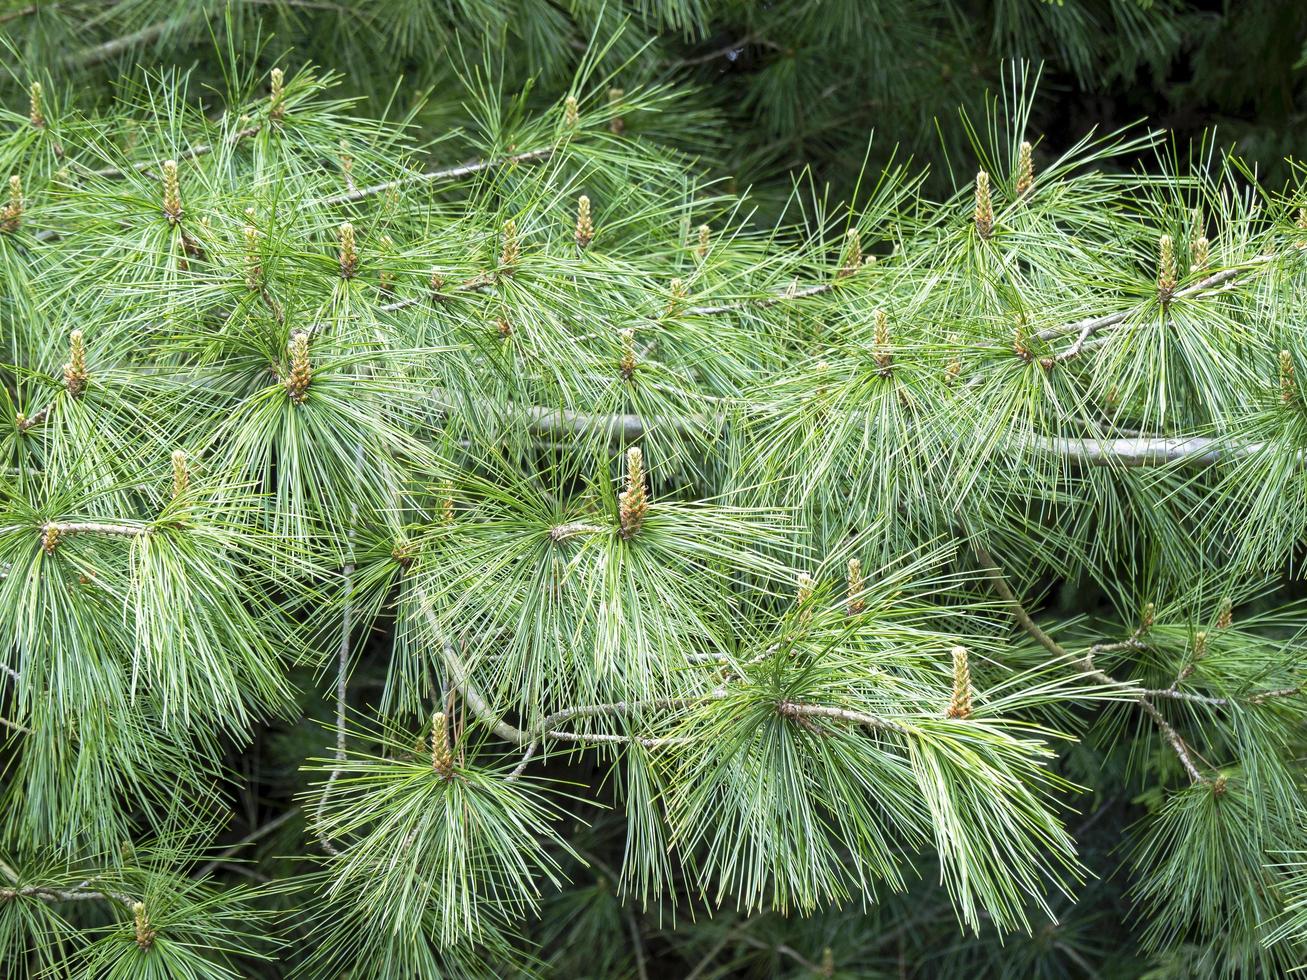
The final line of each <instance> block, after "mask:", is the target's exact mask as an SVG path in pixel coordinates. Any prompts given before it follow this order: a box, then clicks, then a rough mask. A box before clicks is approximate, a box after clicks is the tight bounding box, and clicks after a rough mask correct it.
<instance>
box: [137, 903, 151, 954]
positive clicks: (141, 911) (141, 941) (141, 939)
mask: <svg viewBox="0 0 1307 980" xmlns="http://www.w3.org/2000/svg"><path fill="white" fill-rule="evenodd" d="M132 920H133V922H134V924H135V927H136V945H137V946H139V947H140V948H141V949H149V948H150V947H151V946H153V945H154V937H155V934H156V930H155V929H154V927H153V926H151V925H150V920H149V918H147V917H146V914H145V903H144V902H137V903H135V904H134V905H133V906H132Z"/></svg>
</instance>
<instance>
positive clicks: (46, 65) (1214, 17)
mask: <svg viewBox="0 0 1307 980" xmlns="http://www.w3.org/2000/svg"><path fill="white" fill-rule="evenodd" d="M6 6H8V8H9V9H8V10H7V11H6V10H5V8H6ZM624 26H625V28H626V30H622V28H623V27H624ZM0 31H4V32H5V35H6V36H7V38H8V39H9V46H10V47H11V48H12V50H13V52H14V54H15V56H16V59H17V60H18V62H19V63H20V64H22V65H25V66H26V68H25V70H13V75H12V78H13V80H14V82H16V83H17V84H18V85H19V86H21V87H24V88H25V87H26V84H27V81H28V80H29V78H30V77H35V75H36V74H41V73H46V72H49V73H51V74H52V75H53V76H54V77H55V78H56V79H58V80H59V82H60V83H61V84H66V83H67V82H68V80H70V79H72V78H77V79H79V80H80V81H81V84H82V86H83V94H85V93H86V89H87V87H88V86H89V87H91V88H93V87H94V86H96V85H98V84H101V83H103V82H105V81H109V80H112V79H113V78H114V77H116V76H117V74H118V73H119V72H120V71H121V70H124V69H125V70H130V69H132V68H133V67H134V66H135V65H136V64H138V63H142V62H143V63H147V64H170V65H175V66H179V67H182V68H190V67H192V66H198V68H199V70H200V73H201V78H202V79H203V80H204V81H205V82H213V83H214V84H216V85H217V87H218V89H220V90H222V89H224V88H225V87H226V83H225V81H224V80H223V79H222V72H221V70H220V67H219V65H218V64H217V63H216V62H215V60H214V58H213V50H214V46H215V44H216V45H217V46H218V47H219V48H223V49H225V48H227V47H228V46H231V47H233V48H235V49H237V50H245V51H253V50H255V49H258V50H260V51H261V52H262V54H263V59H264V61H265V62H266V63H267V64H269V65H270V64H273V63H276V62H277V61H278V60H282V59H284V58H285V57H287V56H288V53H289V56H291V57H293V58H294V59H295V60H296V61H298V62H304V61H310V62H314V63H317V64H324V65H329V66H331V67H332V68H334V69H336V70H338V71H341V72H343V73H344V74H345V76H346V77H345V84H346V88H347V91H350V92H357V93H360V94H365V95H369V96H371V97H373V98H374V99H378V100H380V101H381V102H383V103H384V102H385V101H387V100H388V99H390V98H392V97H393V98H395V99H396V100H397V101H398V103H399V104H400V105H402V106H404V107H405V108H409V107H410V106H414V105H417V104H418V97H419V95H420V93H424V92H427V91H435V92H437V93H443V92H444V91H445V90H446V89H447V88H448V87H449V86H451V85H457V76H458V75H459V74H460V73H462V72H464V71H465V70H466V68H467V65H468V63H469V62H470V63H472V64H482V63H486V64H490V65H492V66H493V70H494V72H496V73H503V75H504V77H505V79H506V80H507V84H508V86H509V87H510V88H511V89H515V90H516V89H519V88H521V87H522V86H523V85H525V84H526V83H527V82H528V81H529V80H533V81H534V84H535V88H536V92H537V98H536V99H535V100H533V101H534V104H535V105H536V107H537V108H539V109H543V108H544V107H545V106H547V105H548V104H550V103H551V102H553V101H554V99H555V97H556V96H557V94H558V92H560V91H562V90H563V89H565V88H566V86H567V85H568V83H569V81H570V79H571V78H572V77H573V75H574V74H575V72H576V70H577V68H578V66H579V65H580V64H581V63H582V62H583V60H584V58H585V57H586V52H587V50H588V48H589V44H588V42H589V41H590V40H591V39H593V38H596V37H597V38H599V39H601V40H602V41H604V42H605V43H609V42H610V41H611V43H612V44H613V47H612V48H611V51H610V52H609V55H608V56H607V57H606V58H605V60H604V68H605V69H606V70H609V71H615V72H617V74H616V75H615V77H614V80H613V84H614V85H615V86H618V87H631V88H634V87H640V86H645V85H648V84H651V83H667V82H671V83H674V84H676V85H677V86H678V88H680V89H681V90H682V91H683V92H684V93H685V94H686V96H687V98H688V99H689V100H690V102H691V103H692V104H693V105H695V106H696V107H697V108H699V109H701V110H711V111H713V112H715V113H718V114H720V115H721V116H722V117H723V118H724V120H725V125H723V126H722V127H721V128H719V129H717V130H716V131H715V132H714V133H713V135H712V138H711V139H707V138H705V137H706V135H707V134H703V133H700V134H698V138H696V139H695V140H694V141H693V144H692V145H693V149H694V152H695V153H697V154H707V155H708V156H710V157H711V158H712V159H714V160H716V161H718V162H719V163H720V164H721V172H722V173H724V174H729V175H730V176H732V177H734V178H735V179H736V180H738V181H739V182H740V186H750V185H753V186H757V185H759V183H760V182H761V183H762V184H763V185H764V186H767V187H769V188H778V187H779V189H780V191H781V192H782V193H783V186H780V185H777V184H775V183H773V181H774V180H775V178H776V177H777V175H778V174H784V173H785V172H787V171H791V172H792V171H799V170H802V169H803V168H806V167H812V168H815V170H816V172H817V175H818V177H819V179H820V180H821V181H822V182H830V183H831V184H832V185H833V186H834V187H835V188H836V189H837V191H838V192H839V194H841V195H847V193H848V191H849V189H850V188H851V186H852V184H853V182H854V181H855V180H856V179H857V176H858V174H859V173H860V171H861V164H862V162H863V160H864V157H866V155H867V154H868V152H870V153H871V155H872V159H873V161H874V162H875V163H876V165H877V166H879V165H881V164H883V163H884V162H885V161H886V160H887V159H888V158H889V157H890V156H891V155H892V154H894V153H895V152H896V149H897V153H898V155H899V156H900V158H901V157H902V156H903V155H905V154H910V155H911V156H912V157H913V158H914V159H917V160H921V161H929V162H931V163H933V164H935V169H934V176H932V177H931V181H932V185H931V186H932V188H933V189H934V190H935V191H937V192H939V193H946V192H947V191H948V189H950V187H951V186H952V185H953V182H955V181H957V180H964V179H965V176H966V171H967V170H968V169H969V167H970V161H969V159H968V145H967V141H966V140H965V138H964V136H963V133H962V131H961V129H960V127H959V126H958V125H957V124H956V112H957V109H958V107H959V106H967V107H969V108H970V109H971V110H972V111H973V113H975V112H978V111H979V110H980V109H981V106H982V100H983V97H984V93H985V91H986V90H987V89H990V88H998V87H1000V64H1001V62H1002V61H1003V59H1013V58H1020V59H1025V60H1027V61H1029V62H1031V63H1033V64H1044V65H1045V72H1046V85H1045V90H1046V91H1047V92H1048V93H1050V97H1049V98H1047V99H1046V100H1044V101H1043V102H1041V103H1040V104H1039V105H1037V106H1036V107H1035V108H1036V113H1037V116H1036V123H1037V125H1038V128H1039V131H1040V132H1041V133H1045V134H1047V135H1049V136H1051V137H1052V138H1053V140H1054V142H1055V143H1056V144H1057V145H1065V144H1069V143H1070V142H1072V141H1074V140H1075V139H1076V138H1078V137H1079V136H1080V135H1081V134H1082V133H1083V132H1085V131H1087V130H1088V129H1090V128H1091V127H1103V128H1106V129H1112V128H1115V127H1117V126H1120V125H1126V124H1130V123H1134V122H1137V121H1138V120H1139V119H1140V118H1142V117H1144V116H1148V117H1150V118H1152V119H1153V120H1155V121H1158V122H1160V123H1162V124H1164V125H1165V126H1167V127H1168V128H1170V129H1172V130H1173V131H1175V132H1177V133H1178V134H1179V135H1180V136H1181V138H1182V139H1184V140H1186V141H1188V140H1194V139H1197V138H1198V137H1200V136H1201V135H1202V134H1203V133H1204V132H1205V131H1206V130H1208V129H1209V128H1210V127H1213V126H1216V127H1218V130H1217V131H1218V138H1219V139H1220V141H1221V142H1222V143H1223V144H1230V143H1236V144H1237V145H1238V146H1239V148H1240V152H1241V153H1243V154H1244V155H1246V156H1247V157H1248V158H1250V159H1253V160H1256V161H1257V162H1258V163H1259V165H1260V166H1261V167H1262V168H1263V171H1264V173H1265V174H1266V175H1268V176H1270V177H1272V178H1274V180H1275V181H1276V183H1277V184H1278V183H1279V182H1280V181H1282V180H1283V179H1284V178H1285V177H1286V171H1285V168H1284V167H1283V166H1282V164H1281V160H1282V158H1283V157H1284V156H1286V155H1295V156H1298V157H1303V156H1307V142H1305V140H1307V137H1304V136H1303V133H1304V131H1305V130H1304V122H1305V121H1307V120H1305V119H1304V108H1303V106H1304V104H1307V103H1305V102H1304V99H1305V98H1307V7H1304V6H1303V5H1302V4H1297V3H1291V2H1261V3H1234V2H1229V0H1224V2H1218V0H802V2H789V3H755V2H751V0H657V2H650V0H567V2H565V3H553V2H545V0H458V2H432V0H349V2H345V3H334V2H321V0H117V2H111V3H106V2H104V0H4V2H3V3H0ZM1249 52H1255V56H1250V55H1249ZM34 73H35V74H34ZM401 74H402V77H403V82H402V85H400V86H399V88H398V89H397V88H396V84H397V82H398V80H399V78H400V76H401ZM451 110H453V111H451ZM941 120H942V121H943V125H942V127H941V126H940V125H939V122H940V121H941ZM422 122H423V125H424V126H426V127H428V128H429V131H432V132H439V131H441V130H442V129H444V128H446V127H449V126H456V125H459V124H461V122H462V120H461V118H459V116H458V113H457V107H456V106H454V105H452V104H451V103H450V102H449V101H448V100H446V99H444V98H436V99H435V100H432V101H429V102H426V103H425V111H424V114H423V117H422ZM872 132H876V133H878V134H879V138H878V139H877V141H876V142H875V143H873V144H871V146H870V149H869V144H868V135H869V134H870V133H872ZM950 171H956V172H955V173H951V172H950ZM783 183H784V182H782V184H783ZM768 203H769V204H770V205H771V206H772V207H773V208H774V206H775V203H776V202H774V201H770V202H768Z"/></svg>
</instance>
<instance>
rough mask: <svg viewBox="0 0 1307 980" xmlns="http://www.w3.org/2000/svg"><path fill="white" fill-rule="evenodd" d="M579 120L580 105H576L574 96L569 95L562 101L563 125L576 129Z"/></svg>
mask: <svg viewBox="0 0 1307 980" xmlns="http://www.w3.org/2000/svg"><path fill="white" fill-rule="evenodd" d="M580 122H581V107H580V106H579V105H577V102H576V96H575V95H569V96H568V97H567V98H566V99H565V100H564V102H563V125H564V126H566V127H567V128H568V129H576V127H577V125H578V124H579V123H580Z"/></svg>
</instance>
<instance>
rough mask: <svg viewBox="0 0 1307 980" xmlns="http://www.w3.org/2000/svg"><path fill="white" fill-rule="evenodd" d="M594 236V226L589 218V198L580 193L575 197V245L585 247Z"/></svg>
mask: <svg viewBox="0 0 1307 980" xmlns="http://www.w3.org/2000/svg"><path fill="white" fill-rule="evenodd" d="M594 237H595V226H594V222H593V221H592V220H591V219H590V198H588V197H586V196H585V195H584V194H582V195H581V196H580V197H578V198H577V199H576V247H577V248H585V247H586V246H587V245H589V244H590V242H592V241H593V240H594Z"/></svg>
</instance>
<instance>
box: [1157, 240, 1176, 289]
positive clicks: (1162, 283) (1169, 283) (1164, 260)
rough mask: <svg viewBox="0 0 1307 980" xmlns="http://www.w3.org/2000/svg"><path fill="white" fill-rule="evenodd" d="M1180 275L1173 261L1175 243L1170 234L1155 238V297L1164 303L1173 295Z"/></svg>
mask: <svg viewBox="0 0 1307 980" xmlns="http://www.w3.org/2000/svg"><path fill="white" fill-rule="evenodd" d="M1179 281H1180V277H1179V272H1178V270H1177V268H1176V263H1175V243H1174V242H1172V241H1171V236H1170V235H1163V236H1162V237H1161V238H1159V239H1158V240H1157V298H1158V299H1160V300H1161V301H1162V302H1163V303H1164V304H1165V303H1169V302H1170V301H1171V297H1173V296H1174V295H1175V287H1176V286H1177V285H1178V284H1179Z"/></svg>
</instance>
